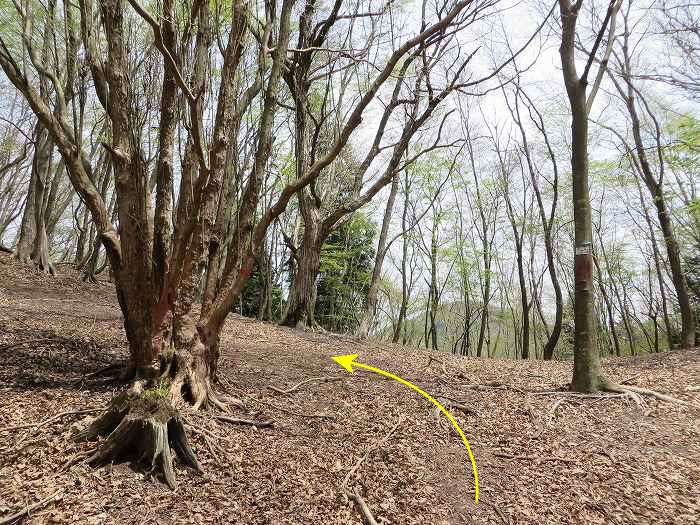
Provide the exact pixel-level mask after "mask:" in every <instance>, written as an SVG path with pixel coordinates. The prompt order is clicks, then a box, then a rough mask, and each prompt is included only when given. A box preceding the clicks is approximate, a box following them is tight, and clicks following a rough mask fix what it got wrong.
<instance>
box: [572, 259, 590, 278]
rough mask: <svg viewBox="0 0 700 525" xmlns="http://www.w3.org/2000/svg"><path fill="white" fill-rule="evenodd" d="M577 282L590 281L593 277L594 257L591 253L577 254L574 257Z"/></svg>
mask: <svg viewBox="0 0 700 525" xmlns="http://www.w3.org/2000/svg"><path fill="white" fill-rule="evenodd" d="M574 275H575V277H576V282H589V281H590V280H591V279H592V277H593V257H591V255H589V254H585V255H577V256H576V257H575V259H574Z"/></svg>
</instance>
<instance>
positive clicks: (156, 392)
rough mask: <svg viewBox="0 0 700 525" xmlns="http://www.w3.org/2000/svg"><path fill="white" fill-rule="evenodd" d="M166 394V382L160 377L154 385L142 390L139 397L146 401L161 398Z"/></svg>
mask: <svg viewBox="0 0 700 525" xmlns="http://www.w3.org/2000/svg"><path fill="white" fill-rule="evenodd" d="M167 395H168V383H167V382H166V381H165V380H164V379H161V380H160V381H158V384H157V385H155V386H154V387H152V388H149V389H147V390H144V391H143V393H142V394H141V398H142V399H145V400H146V401H156V400H158V399H163V398H164V397H165V396H167Z"/></svg>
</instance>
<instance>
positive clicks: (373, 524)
mask: <svg viewBox="0 0 700 525" xmlns="http://www.w3.org/2000/svg"><path fill="white" fill-rule="evenodd" d="M402 421H403V417H402V416H401V414H399V420H398V421H397V422H396V424H395V425H394V426H393V427H391V430H389V432H387V433H386V435H385V436H384V437H383V438H382V439H381V440H379V441H378V442H377V443H375V444H374V445H372V446H371V447H369V448H368V449H367V451H366V452H365V453H364V455H362V457H360V459H358V460H357V462H356V463H355V465H353V467H352V468H351V469H350V471H349V472H348V473H347V474H346V475H345V478H344V479H343V483H342V485H341V486H340V487H341V489H342V491H343V492H344V493H345V495H346V496H347V497H348V498H350V499H352V500H354V501H355V503H357V506H358V508H359V510H360V513H361V514H362V519H363V521H364V522H365V524H366V525H378V524H377V521H376V520H375V519H374V516H372V511H371V510H370V508H369V505H367V503H366V502H365V500H364V499H362V496H360V495H359V494H358V493H357V491H351V490H350V489H348V482H349V481H350V478H351V477H352V476H353V474H355V472H357V469H359V468H360V465H362V463H363V462H364V461H365V460H366V459H367V458H368V457H369V455H370V454H371V453H372V452H373V451H374V450H376V449H377V448H379V447H381V446H382V445H383V444H384V443H386V442H387V441H388V440H389V438H390V437H391V436H392V434H393V433H394V432H396V429H397V428H399V425H400V424H401V422H402Z"/></svg>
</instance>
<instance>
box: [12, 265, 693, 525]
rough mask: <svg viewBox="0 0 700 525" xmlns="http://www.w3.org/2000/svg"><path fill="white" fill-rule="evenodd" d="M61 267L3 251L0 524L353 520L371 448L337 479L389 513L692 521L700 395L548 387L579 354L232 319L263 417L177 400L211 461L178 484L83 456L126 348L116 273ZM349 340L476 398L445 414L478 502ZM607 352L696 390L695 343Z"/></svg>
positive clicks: (411, 400)
mask: <svg viewBox="0 0 700 525" xmlns="http://www.w3.org/2000/svg"><path fill="white" fill-rule="evenodd" d="M59 270H60V271H61V274H60V275H59V276H58V277H55V278H51V277H46V276H43V275H40V274H37V273H35V272H34V271H32V270H31V269H29V268H27V267H24V266H21V265H19V264H17V263H15V262H14V261H12V260H10V258H9V257H7V256H5V255H0V522H2V520H3V518H5V517H7V516H9V515H12V514H14V513H15V512H17V511H20V510H22V509H24V508H26V506H29V505H32V504H33V503H35V502H38V501H40V500H43V499H44V498H46V497H47V496H50V495H52V494H54V493H56V492H58V494H59V496H58V497H57V499H56V500H54V501H50V502H47V503H46V504H44V505H42V506H41V507H39V508H37V509H36V510H34V511H32V512H30V513H29V516H28V517H25V518H22V519H24V520H25V522H27V523H120V524H127V523H142V524H166V523H240V524H268V523H269V524H286V523H289V524H293V523H294V524H296V523H304V524H306V523H309V524H311V523H313V524H317V523H329V524H346V523H347V524H350V523H353V524H356V523H360V522H361V518H360V514H359V512H358V510H357V509H356V508H355V507H354V504H353V503H352V502H349V501H348V499H347V497H346V496H345V495H344V493H343V490H342V484H343V481H344V478H345V477H346V475H347V474H348V473H349V472H350V471H351V470H352V469H353V467H354V466H355V465H356V464H357V463H358V460H360V458H362V457H363V456H364V455H365V453H366V452H367V451H368V450H369V449H371V451H370V452H369V454H368V455H367V457H366V459H365V460H364V461H363V462H362V463H361V464H360V465H359V467H358V468H357V469H356V470H355V472H354V474H353V475H352V476H351V477H350V479H349V481H348V488H349V489H350V490H352V491H357V492H358V493H359V494H360V495H361V496H362V497H363V498H364V500H365V501H366V502H367V504H368V505H369V506H370V507H371V509H372V511H373V513H374V516H375V517H376V518H377V520H378V521H379V522H380V523H394V524H403V523H406V524H409V523H410V524H443V523H445V524H447V523H455V524H456V523H505V524H510V523H537V524H545V523H586V524H594V523H617V524H623V523H655V524H657V523H679V524H682V523H697V520H698V516H699V515H700V506H699V505H700V503H699V502H700V409H698V408H695V407H689V406H681V405H675V404H667V403H659V402H658V401H655V400H651V399H645V400H644V401H643V402H642V404H641V405H640V404H638V403H637V402H635V400H633V399H630V398H627V397H621V396H608V397H593V398H585V397H572V396H565V395H564V394H562V393H557V392H556V390H557V389H559V388H561V387H562V385H564V384H565V383H566V382H567V381H568V380H569V376H570V366H571V365H570V363H543V362H516V361H505V360H484V359H476V358H467V359H464V358H454V357H452V356H448V355H443V354H440V355H436V354H431V353H429V352H426V351H421V350H412V349H407V348H401V347H394V346H373V345H360V344H357V343H356V342H355V341H353V340H351V339H347V338H340V337H335V336H332V335H325V334H311V333H303V332H298V331H295V330H291V329H286V328H280V327H278V326H274V325H271V324H266V323H259V322H256V321H253V320H249V319H245V318H240V317H236V316H232V317H231V318H230V320H229V321H228V323H227V326H226V329H225V334H224V337H223V340H222V345H221V350H222V356H221V361H220V370H219V374H220V377H221V388H222V389H224V390H225V391H226V392H227V393H228V394H229V395H230V396H232V397H235V398H238V399H240V400H241V401H242V402H243V404H244V405H245V408H239V409H234V410H233V412H234V414H233V415H236V416H238V417H245V418H248V419H255V420H267V419H271V420H274V426H273V427H272V428H254V427H247V426H238V425H231V424H228V423H226V422H223V421H220V420H217V419H214V418H213V417H212V415H213V414H212V413H209V412H202V413H193V412H187V413H186V419H187V421H188V423H189V434H190V437H191V440H192V442H193V445H194V447H195V449H196V454H197V455H198V457H199V459H200V461H201V462H202V463H203V465H204V470H205V472H204V474H203V475H201V476H199V475H196V474H194V473H192V472H190V471H189V470H186V469H184V468H179V466H177V465H176V466H177V467H178V468H177V477H178V482H179V487H178V488H177V490H176V491H174V492H173V491H170V490H168V489H167V487H165V486H164V485H163V484H161V483H158V482H155V481H153V480H150V479H148V476H147V474H146V473H144V472H142V471H139V470H138V469H137V470H132V468H130V466H129V465H127V464H123V465H114V466H113V467H105V468H103V469H99V470H94V469H91V468H88V467H86V466H85V465H83V464H82V463H80V462H79V461H76V460H77V459H80V458H81V457H83V454H84V453H85V452H87V451H88V450H90V448H91V447H92V446H93V445H91V444H90V443H87V444H85V443H81V444H75V443H72V442H71V440H70V434H69V430H70V428H71V427H78V426H80V425H84V424H85V422H86V421H85V418H87V417H90V414H89V413H76V412H77V411H83V410H86V409H98V408H100V407H102V406H104V405H105V404H106V403H107V402H108V401H109V399H110V398H111V396H112V395H113V394H114V392H116V391H118V390H119V389H120V388H121V386H122V385H120V384H119V383H118V382H116V381H114V380H113V379H111V378H109V377H101V376H90V375H89V374H91V373H93V372H96V371H98V370H100V369H102V368H104V367H105V366H107V365H109V364H111V363H114V362H117V361H120V360H123V359H124V358H125V353H126V345H125V340H124V335H123V331H122V328H121V321H120V319H121V316H120V312H119V309H118V307H117V306H116V301H115V297H114V293H113V290H112V288H111V286H110V285H109V284H106V283H102V284H99V285H88V284H84V283H81V282H80V281H79V280H78V279H77V278H76V276H75V275H74V274H73V273H72V271H71V270H69V269H68V267H66V266H61V267H60V268H59ZM354 353H357V354H359V358H358V361H359V362H363V363H367V364H369V365H372V366H375V367H378V368H382V369H385V370H388V371H390V372H392V373H394V374H396V375H398V376H401V377H403V378H405V379H406V380H408V381H411V382H413V383H414V384H416V385H418V386H419V387H420V388H422V389H423V390H425V391H426V392H428V393H430V394H431V395H433V396H434V397H441V398H443V399H451V400H458V402H459V403H460V404H461V405H463V406H464V407H466V408H468V410H460V409H459V408H456V407H454V408H452V409H451V413H452V415H453V416H454V417H455V419H456V420H457V421H458V422H459V424H460V426H461V428H462V429H463V430H464V432H465V434H466V436H467V439H468V440H469V443H470V445H471V448H472V451H473V453H474V457H475V460H476V464H477V467H478V472H479V487H480V497H479V503H478V504H477V503H475V502H474V479H473V475H472V469H471V465H470V461H469V457H468V455H467V451H466V449H465V447H464V445H463V443H462V442H461V440H460V438H459V436H458V435H457V433H456V431H455V430H454V428H453V427H451V425H450V424H449V422H448V421H447V420H446V418H444V417H441V416H440V417H439V416H438V415H436V414H435V413H434V410H433V406H432V405H431V404H430V403H429V402H428V401H427V400H426V399H425V398H422V397H421V396H419V395H418V394H416V393H415V392H414V391H412V390H410V389H408V388H407V387H406V386H404V385H402V384H400V383H398V382H396V381H391V380H387V379H385V378H384V377H383V376H381V375H378V374H374V373H371V372H369V371H366V370H362V369H356V371H355V373H354V374H352V375H351V374H349V373H348V372H346V371H345V370H343V369H342V368H340V367H339V366H338V365H337V364H336V363H335V362H334V361H333V360H332V359H331V357H332V356H334V355H342V354H354ZM436 358H437V361H436V360H435V359H436ZM603 366H604V369H605V371H606V373H607V374H608V375H609V376H610V378H611V379H614V380H617V381H623V380H625V379H628V378H631V379H630V381H631V384H636V385H640V386H645V387H650V388H654V389H657V390H660V391H663V392H667V393H671V394H672V395H674V396H676V397H679V398H681V399H684V400H686V401H693V402H695V403H700V392H698V391H697V389H695V390H690V389H689V388H688V387H689V386H696V387H697V386H698V384H699V383H700V352H698V350H694V351H690V352H683V353H680V352H673V353H665V354H660V355H653V356H648V357H645V358H637V359H626V360H615V359H609V360H605V361H604V363H603ZM312 378H324V379H323V380H313V381H309V382H307V383H304V384H302V385H301V386H299V388H298V389H296V390H295V391H294V392H291V393H289V394H281V393H279V392H276V391H274V390H273V389H271V388H270V387H275V388H278V389H282V390H287V389H290V388H291V387H293V386H294V385H297V384H298V383H300V382H303V381H307V380H310V379H312ZM470 385H483V386H482V387H480V388H474V387H473V386H470ZM541 391H548V392H550V393H547V394H542V393H541ZM553 391H554V392H553ZM397 423H398V426H397V428H396V429H395V431H394V432H393V433H391V434H390V435H389V436H388V437H387V434H388V433H389V432H390V430H391V429H392V428H393V427H394V426H396V425H397ZM17 427H21V428H17ZM385 437H387V438H386V440H385V441H384V442H383V440H384V438H385Z"/></svg>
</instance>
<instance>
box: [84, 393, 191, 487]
mask: <svg viewBox="0 0 700 525" xmlns="http://www.w3.org/2000/svg"><path fill="white" fill-rule="evenodd" d="M98 436H107V439H106V440H105V441H104V443H102V444H101V445H100V446H99V447H98V448H97V449H96V450H95V452H94V453H93V454H92V456H90V457H89V458H88V459H87V463H89V464H90V465H91V466H93V467H99V466H102V465H105V464H107V463H115V462H118V461H123V460H125V459H132V460H135V461H136V462H138V463H141V464H142V465H144V466H145V467H146V469H147V470H148V472H150V473H153V472H158V473H161V474H162V475H163V477H164V479H165V482H166V483H167V485H168V486H169V487H170V488H171V489H175V487H176V484H175V473H174V471H173V464H172V456H171V454H170V448H171V447H172V448H173V449H174V450H175V453H176V454H177V456H178V457H179V458H180V460H181V461H182V462H183V463H184V464H185V465H187V466H188V467H191V468H193V469H194V470H195V471H197V472H201V467H200V465H199V462H198V461H197V458H196V457H195V456H194V453H193V452H192V449H191V448H190V446H189V443H188V442H187V435H186V434H185V428H184V426H183V423H182V420H181V419H180V417H179V416H178V414H177V412H176V411H175V410H174V409H173V408H172V406H171V405H170V404H169V403H168V402H167V401H166V400H165V399H164V398H162V397H156V396H154V395H152V394H151V391H144V393H143V394H141V395H136V394H134V393H133V392H130V393H128V394H121V395H119V396H117V397H116V398H115V399H114V400H113V401H112V403H111V405H110V406H109V408H108V409H107V411H106V412H105V413H104V414H103V415H102V416H101V417H99V418H98V419H96V420H95V421H94V422H93V423H92V424H91V425H90V426H89V427H88V428H87V429H86V430H84V431H82V432H79V433H78V434H76V436H75V439H76V441H85V440H91V439H95V438H97V437H98Z"/></svg>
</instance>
